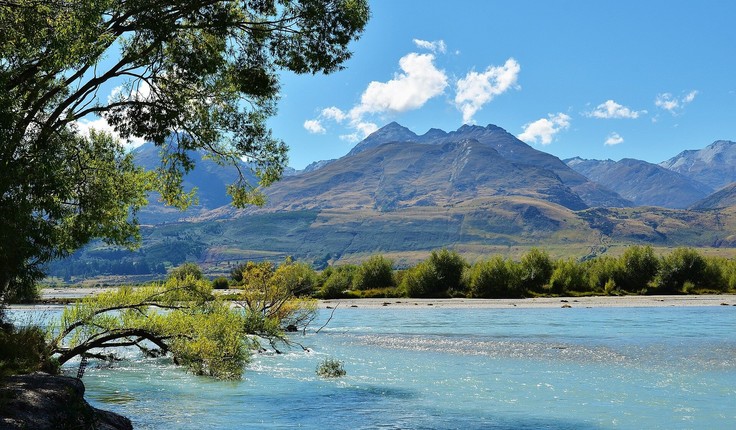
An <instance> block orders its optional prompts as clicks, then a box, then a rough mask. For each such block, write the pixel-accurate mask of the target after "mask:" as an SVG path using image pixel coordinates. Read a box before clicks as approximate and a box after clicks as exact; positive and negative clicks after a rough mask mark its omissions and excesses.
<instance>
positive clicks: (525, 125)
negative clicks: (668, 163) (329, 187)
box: [270, 0, 736, 169]
mask: <svg viewBox="0 0 736 430" xmlns="http://www.w3.org/2000/svg"><path fill="white" fill-rule="evenodd" d="M371 8H372V18H371V21H370V22H369V24H368V26H367V28H366V30H365V33H364V35H363V37H362V38H361V39H360V40H359V41H357V42H355V43H354V44H353V46H352V47H353V51H354V56H353V58H352V59H351V60H350V61H348V62H347V63H346V64H345V65H346V69H345V70H342V71H340V72H337V73H334V74H332V75H328V76H324V75H317V76H311V75H307V76H296V75H293V74H284V75H283V76H282V98H281V100H280V102H279V113H278V115H277V116H276V117H275V118H273V119H272V120H271V121H270V125H271V126H272V128H273V131H274V135H275V136H277V137H279V138H281V139H283V140H285V141H286V142H287V144H288V145H289V146H290V147H291V151H290V165H291V166H292V167H295V168H298V169H300V168H303V167H305V166H306V165H307V164H309V163H310V162H313V161H317V160H322V159H330V158H337V157H341V156H343V155H345V154H346V153H347V152H348V151H349V150H350V149H351V148H352V147H353V146H354V145H355V143H356V141H357V140H360V139H362V138H363V137H365V135H366V133H369V132H370V131H371V130H374V129H375V128H376V127H381V126H383V125H385V124H387V123H389V122H391V121H396V122H398V123H400V124H402V125H404V126H406V127H408V128H410V129H411V130H413V131H414V132H416V133H418V134H422V133H424V132H426V131H427V130H428V129H429V128H432V127H434V128H441V129H443V130H446V131H450V130H455V129H457V128H459V127H460V126H461V125H462V124H463V123H472V124H477V125H483V126H485V125H487V124H495V125H498V126H500V127H503V128H504V129H506V130H507V131H508V132H510V133H512V134H514V135H516V136H517V137H520V138H522V140H525V141H526V142H527V143H529V144H530V145H532V146H534V147H535V148H537V149H540V150H543V151H546V152H549V153H551V154H554V155H556V156H558V157H560V158H567V157H572V156H581V157H583V158H598V159H607V158H611V159H614V160H618V159H621V158H626V157H631V158H638V159H642V160H646V161H650V162H660V161H663V160H666V159H668V158H670V157H672V156H674V155H676V154H677V153H679V152H681V151H682V150H685V149H700V148H702V147H704V146H706V145H708V144H710V143H712V142H713V141H715V140H719V139H726V140H736V31H734V27H733V20H734V18H736V2H733V1H730V0H723V1H709V0H701V1H697V2H695V1H692V2H685V1H621V0H619V1H579V0H565V1H503V2H501V1H492V0H473V1H470V0H465V1H463V0H455V1H453V2H440V1H431V0H421V1H420V0H375V1H371Z"/></svg>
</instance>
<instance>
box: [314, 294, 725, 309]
mask: <svg viewBox="0 0 736 430" xmlns="http://www.w3.org/2000/svg"><path fill="white" fill-rule="evenodd" d="M706 306H724V307H725V306H734V307H736V294H719V295H688V296H684V295H683V296H674V295H673V296H664V295H662V296H590V297H535V298H526V299H411V298H392V299H334V300H320V301H319V307H320V309H335V308H338V309H355V308H358V309H360V308H363V309H375V308H401V309H421V308H429V307H432V308H441V309H511V308H519V309H539V308H547V309H549V308H635V307H645V308H661V307H706Z"/></svg>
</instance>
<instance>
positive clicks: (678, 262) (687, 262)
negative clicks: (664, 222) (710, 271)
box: [652, 248, 708, 294]
mask: <svg viewBox="0 0 736 430" xmlns="http://www.w3.org/2000/svg"><path fill="white" fill-rule="evenodd" d="M707 268H708V263H707V262H706V260H705V259H704V258H703V256H701V255H700V254H699V253H698V251H696V250H694V249H692V248H677V249H675V250H674V251H672V253H671V254H669V255H666V256H664V257H662V259H661V262H660V264H659V271H658V272H657V276H656V277H655V278H654V280H653V281H652V284H653V286H654V287H655V291H657V292H659V293H664V294H676V293H682V292H689V291H684V287H685V284H686V283H689V284H692V285H693V286H695V287H699V288H701V287H703V286H705V285H707V282H708V276H706V271H707Z"/></svg>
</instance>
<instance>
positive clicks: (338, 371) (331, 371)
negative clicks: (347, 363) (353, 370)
mask: <svg viewBox="0 0 736 430" xmlns="http://www.w3.org/2000/svg"><path fill="white" fill-rule="evenodd" d="M317 375H319V376H320V377H322V378H339V377H341V376H345V375H347V372H346V371H345V368H344V367H343V364H342V361H340V360H337V359H335V358H325V359H324V360H322V362H321V363H319V365H318V366H317Z"/></svg>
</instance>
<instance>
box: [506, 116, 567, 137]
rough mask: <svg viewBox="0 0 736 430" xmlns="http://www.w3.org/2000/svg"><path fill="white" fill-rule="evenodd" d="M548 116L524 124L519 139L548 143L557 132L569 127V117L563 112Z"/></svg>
mask: <svg viewBox="0 0 736 430" xmlns="http://www.w3.org/2000/svg"><path fill="white" fill-rule="evenodd" d="M548 117H549V118H542V119H538V120H536V121H534V122H530V123H528V124H525V125H524V131H523V132H522V133H521V134H520V135H519V136H518V137H519V140H523V141H524V142H527V143H541V144H542V145H549V144H550V143H552V139H553V138H554V136H555V135H556V134H557V133H559V132H560V131H562V130H565V129H567V128H568V127H570V117H569V116H568V115H565V114H564V113H557V114H549V115H548Z"/></svg>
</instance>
